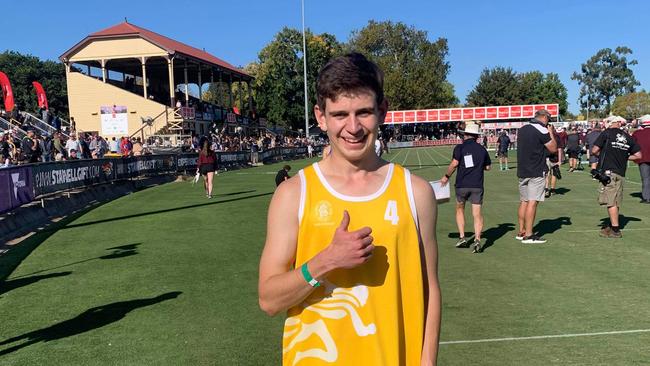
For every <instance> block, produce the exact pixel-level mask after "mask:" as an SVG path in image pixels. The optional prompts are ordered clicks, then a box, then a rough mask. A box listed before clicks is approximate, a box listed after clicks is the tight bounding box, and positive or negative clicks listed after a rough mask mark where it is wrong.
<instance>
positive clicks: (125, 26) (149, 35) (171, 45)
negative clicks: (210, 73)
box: [60, 21, 251, 78]
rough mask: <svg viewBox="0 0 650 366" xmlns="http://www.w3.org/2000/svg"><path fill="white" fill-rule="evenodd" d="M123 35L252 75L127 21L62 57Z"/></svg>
mask: <svg viewBox="0 0 650 366" xmlns="http://www.w3.org/2000/svg"><path fill="white" fill-rule="evenodd" d="M122 36H139V37H142V38H143V39H145V40H147V41H149V42H151V43H153V44H155V45H156V46H158V47H160V48H163V49H165V50H167V52H169V54H171V55H173V54H176V53H179V54H183V55H185V56H189V57H192V58H195V59H198V60H200V61H203V62H205V63H207V64H212V65H214V66H217V67H220V68H224V69H227V70H229V71H232V72H233V73H234V74H238V75H241V76H243V77H245V78H251V76H250V75H248V74H246V73H245V72H243V71H242V70H241V69H239V68H237V67H235V66H233V65H231V64H230V63H228V62H226V61H224V60H222V59H220V58H218V57H216V56H213V55H211V54H209V53H207V52H205V51H203V50H200V49H198V48H195V47H192V46H189V45H187V44H185V43H182V42H179V41H176V40H174V39H171V38H169V37H165V36H163V35H161V34H158V33H156V32H152V31H150V30H148V29H145V28H142V27H138V26H137V25H134V24H131V23H129V22H126V21H125V22H122V23H119V24H116V25H114V26H111V27H108V28H106V29H103V30H100V31H98V32H95V33H91V34H90V35H88V36H87V37H86V38H84V39H83V40H82V41H81V42H79V43H77V44H76V45H74V47H72V48H70V49H69V50H68V51H66V52H65V53H64V54H63V55H61V57H60V58H61V59H62V60H63V59H65V58H67V57H68V56H69V55H71V54H72V53H74V52H75V51H77V50H78V49H79V48H80V47H81V46H82V45H85V44H86V43H88V42H90V41H92V40H95V39H105V38H115V37H122Z"/></svg>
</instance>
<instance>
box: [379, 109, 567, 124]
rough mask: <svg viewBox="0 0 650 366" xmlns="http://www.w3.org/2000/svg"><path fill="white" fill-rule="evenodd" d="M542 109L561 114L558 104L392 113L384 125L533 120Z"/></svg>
mask: <svg viewBox="0 0 650 366" xmlns="http://www.w3.org/2000/svg"><path fill="white" fill-rule="evenodd" d="M540 109H546V110H547V111H549V113H550V114H551V116H553V117H557V116H558V113H559V105H558V104H535V105H514V106H494V107H469V108H452V109H425V110H416V111H390V112H388V113H387V114H386V119H385V121H384V123H386V124H400V123H414V122H417V123H429V122H455V121H462V120H468V119H475V120H481V121H489V120H503V119H529V118H533V116H534V114H535V111H538V110H540Z"/></svg>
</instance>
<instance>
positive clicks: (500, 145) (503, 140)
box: [497, 130, 511, 170]
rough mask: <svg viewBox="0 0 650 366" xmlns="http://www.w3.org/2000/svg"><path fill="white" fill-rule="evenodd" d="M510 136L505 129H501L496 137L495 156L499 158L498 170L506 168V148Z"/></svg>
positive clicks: (509, 142)
mask: <svg viewBox="0 0 650 366" xmlns="http://www.w3.org/2000/svg"><path fill="white" fill-rule="evenodd" d="M510 144H511V141H510V137H508V134H507V133H506V131H505V130H503V131H501V134H499V138H498V139H497V157H498V158H499V170H508V169H510V168H509V167H508V149H510Z"/></svg>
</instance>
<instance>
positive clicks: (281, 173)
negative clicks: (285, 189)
mask: <svg viewBox="0 0 650 366" xmlns="http://www.w3.org/2000/svg"><path fill="white" fill-rule="evenodd" d="M290 170H291V167H290V166H289V165H285V166H283V167H282V169H280V170H278V174H276V175H275V186H276V187H277V186H279V185H280V184H282V182H284V181H286V180H289V178H290V177H289V171H290Z"/></svg>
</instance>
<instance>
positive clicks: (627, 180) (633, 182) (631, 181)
mask: <svg viewBox="0 0 650 366" xmlns="http://www.w3.org/2000/svg"><path fill="white" fill-rule="evenodd" d="M625 181H626V182H630V183H632V184H637V185H641V183H639V182H635V181H633V180H629V179H626V180H625Z"/></svg>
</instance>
